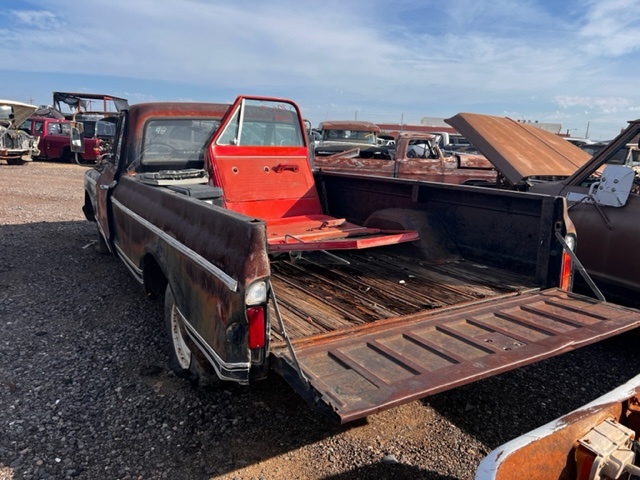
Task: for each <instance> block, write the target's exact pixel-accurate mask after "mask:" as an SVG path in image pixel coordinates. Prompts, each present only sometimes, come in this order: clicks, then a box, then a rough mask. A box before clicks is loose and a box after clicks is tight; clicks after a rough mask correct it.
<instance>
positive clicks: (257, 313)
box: [247, 307, 265, 349]
mask: <svg viewBox="0 0 640 480" xmlns="http://www.w3.org/2000/svg"><path fill="white" fill-rule="evenodd" d="M247 319H248V320H249V348H251V349H254V348H262V347H264V343H265V318H264V307H248V308H247Z"/></svg>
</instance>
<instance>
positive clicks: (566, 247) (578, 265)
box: [556, 232, 607, 302]
mask: <svg viewBox="0 0 640 480" xmlns="http://www.w3.org/2000/svg"><path fill="white" fill-rule="evenodd" d="M556 238H557V239H558V241H559V242H560V245H562V248H563V249H564V250H565V251H566V252H567V253H568V254H569V256H570V257H571V260H573V263H574V264H575V265H576V268H577V269H578V272H580V275H582V278H584V279H585V281H586V282H587V284H588V285H589V287H590V288H591V290H592V291H593V293H594V294H595V296H596V297H598V300H602V301H603V302H606V301H607V299H606V298H604V295H603V294H602V292H601V291H600V289H599V288H598V287H597V286H596V284H595V283H594V281H593V279H592V278H591V277H590V276H589V274H588V273H587V270H586V269H585V268H584V266H583V265H582V262H581V261H580V260H578V257H577V255H576V254H575V252H574V251H573V250H571V249H570V248H569V245H567V242H565V241H564V238H562V235H560V232H556Z"/></svg>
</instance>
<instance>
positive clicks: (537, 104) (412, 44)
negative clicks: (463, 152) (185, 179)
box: [0, 0, 640, 119]
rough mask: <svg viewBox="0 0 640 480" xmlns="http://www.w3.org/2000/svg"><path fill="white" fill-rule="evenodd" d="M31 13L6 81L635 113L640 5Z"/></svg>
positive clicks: (153, 4) (76, 5)
mask: <svg viewBox="0 0 640 480" xmlns="http://www.w3.org/2000/svg"><path fill="white" fill-rule="evenodd" d="M34 4H36V5H40V7H41V9H40V10H35V9H33V8H30V9H29V10H24V11H20V10H17V9H15V8H14V10H12V11H11V12H10V18H11V19H12V21H11V22H10V24H8V25H4V26H3V25H1V24H0V55H2V58H3V65H4V66H5V67H4V68H5V69H7V68H8V69H10V70H11V69H15V70H22V71H33V72H42V73H44V74H46V76H49V75H50V74H57V75H66V74H68V75H69V76H68V77H67V78H69V79H70V81H73V78H74V75H76V76H77V75H78V74H82V75H94V76H95V78H96V79H97V78H105V77H110V78H120V79H129V80H130V81H131V82H132V83H133V82H134V81H135V86H131V87H126V86H125V87H123V91H125V90H129V91H135V92H144V84H141V81H143V82H147V84H148V86H149V92H145V93H140V94H139V95H135V96H133V95H132V97H131V98H132V99H141V100H144V99H162V98H159V94H158V93H157V88H158V87H157V85H158V84H159V82H160V83H161V84H162V85H163V89H164V90H167V89H169V87H170V86H171V85H174V87H173V88H174V90H173V93H172V97H171V98H165V99H172V100H173V99H177V98H184V97H187V98H192V97H193V95H192V94H191V93H190V91H189V89H190V88H191V87H194V88H199V89H201V91H210V92H211V98H210V100H214V101H217V100H219V99H220V98H219V97H217V96H216V92H219V91H224V92H225V97H224V98H227V96H228V95H229V93H228V92H236V93H261V94H278V95H283V96H292V97H293V96H294V95H298V97H294V99H296V100H298V101H299V102H301V103H304V104H305V105H310V106H312V107H313V108H317V110H318V111H319V112H320V111H321V112H322V115H323V116H324V115H326V112H327V111H329V110H330V109H332V108H335V109H336V110H335V111H337V109H338V108H340V109H342V110H343V111H349V112H353V111H354V110H356V107H355V106H356V105H357V106H358V107H357V109H358V110H362V109H365V110H369V111H371V112H383V111H384V112H393V111H394V110H395V111H397V112H398V116H399V114H400V112H405V113H407V114H408V113H410V112H413V113H415V114H416V117H419V116H424V115H436V114H438V113H437V112H436V110H438V111H443V112H444V113H443V114H444V115H450V114H453V113H455V112H457V111H461V110H463V109H464V110H474V109H475V108H483V109H485V111H484V113H494V114H495V113H497V112H501V111H503V110H509V111H521V112H523V113H522V115H526V116H529V115H531V116H533V115H534V114H535V116H536V117H537V118H540V119H542V118H543V117H545V116H546V115H549V116H553V115H559V114H558V113H557V112H556V110H557V107H558V105H560V106H561V107H562V109H561V111H562V112H563V113H562V115H577V113H576V112H575V111H574V110H573V108H574V107H576V108H577V107H581V108H580V112H582V111H584V110H585V107H586V109H587V110H588V111H591V112H595V111H598V112H620V113H622V114H624V112H625V111H627V112H628V111H630V109H633V108H635V107H634V106H635V105H638V104H640V99H639V98H638V97H639V94H638V92H637V88H636V83H637V82H636V81H635V78H637V77H638V75H640V72H639V71H638V70H639V69H640V65H639V66H636V65H635V62H633V61H631V60H630V59H631V57H633V55H628V56H627V57H625V56H620V55H622V54H624V53H625V52H631V53H633V52H637V50H638V49H640V36H639V37H638V39H637V40H636V39H635V36H634V35H635V31H637V28H634V26H635V23H636V20H635V17H634V16H633V15H632V14H631V13H633V12H635V11H638V8H637V7H638V6H640V0H600V1H597V2H596V1H591V0H589V1H586V2H585V1H582V0H569V5H570V6H571V7H570V9H571V11H572V13H571V15H566V12H565V10H563V9H560V7H559V5H560V4H553V5H551V4H542V3H540V2H538V1H536V0H526V1H523V2H517V3H515V2H509V1H507V0H490V1H487V2H480V3H479V2H474V1H472V0H452V1H450V2H446V3H442V2H424V1H419V0H396V1H395V2H391V1H384V0H353V1H351V2H348V3H347V2H339V1H338V0H328V1H326V2H323V3H322V4H321V5H316V6H314V7H313V8H310V7H309V6H308V5H306V4H303V3H300V2H297V1H294V0H272V1H270V2H264V1H259V0H245V1H244V2H242V3H241V4H238V3H237V2H233V1H231V0H227V1H225V0H219V1H216V2H208V1H201V0H200V1H198V0H182V1H180V2H175V1H170V0H136V1H135V2H134V1H130V0H111V1H110V2H108V3H103V4H96V3H93V2H53V1H52V0H32V2H31V5H34ZM550 5H551V6H550ZM560 6H561V7H563V8H564V6H565V4H561V5H560ZM556 8H558V9H560V10H562V12H563V13H562V14H560V13H559V12H558V11H554V9H556ZM567 8H569V7H567ZM579 12H582V13H579ZM625 12H626V13H625ZM5 17H7V14H5ZM1 21H2V17H0V22H1ZM572 22H573V23H572ZM576 22H578V23H576ZM614 54H615V55H617V57H615V58H614V59H613V60H614V61H610V59H611V58H612V56H613V55H614ZM84 81H85V82H86V80H84ZM154 89H155V90H154ZM112 93H113V94H117V92H112ZM166 95H167V94H166V93H165V96H166ZM532 98H535V101H533V100H532ZM577 98H589V99H591V101H590V102H587V103H588V104H584V105H579V104H574V103H572V102H575V101H576V100H575V99H577ZM616 98H620V99H627V102H628V104H627V105H624V104H623V103H620V102H618V103H616V101H615V99H616ZM572 99H574V100H572ZM597 99H600V101H599V103H598V100H597ZM332 104H335V106H332ZM510 105H514V106H513V107H512V106H510ZM491 108H494V110H493V111H487V110H490V109H491ZM625 109H626V110H625ZM418 112H419V114H418ZM581 115H584V114H583V113H581Z"/></svg>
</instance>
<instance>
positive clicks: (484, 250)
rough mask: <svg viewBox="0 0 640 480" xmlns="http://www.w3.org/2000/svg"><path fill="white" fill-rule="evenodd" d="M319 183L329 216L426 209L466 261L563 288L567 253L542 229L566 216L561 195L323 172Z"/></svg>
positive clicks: (351, 217) (355, 218) (362, 218)
mask: <svg viewBox="0 0 640 480" xmlns="http://www.w3.org/2000/svg"><path fill="white" fill-rule="evenodd" d="M317 182H318V189H319V193H320V198H321V202H322V203H323V208H324V209H325V210H327V213H328V214H329V215H333V216H335V217H339V218H342V217H346V218H347V219H348V220H351V221H354V222H356V223H358V222H363V221H365V220H366V219H367V217H368V216H369V215H371V214H372V213H374V212H376V211H378V210H382V209H385V208H406V209H412V210H423V211H427V212H429V213H430V215H435V216H436V217H437V218H438V219H439V220H440V221H441V222H442V225H444V227H445V230H446V231H447V234H448V235H449V239H448V240H450V241H452V242H454V243H455V245H456V246H457V248H458V250H459V252H460V253H461V254H462V256H463V258H464V259H465V260H468V261H474V262H480V263H483V264H485V265H488V266H493V267H498V268H504V269H507V270H510V271H513V272H520V273H524V274H525V275H529V276H531V277H533V279H534V282H535V284H536V286H538V287H540V288H548V287H555V286H558V282H559V274H560V272H559V261H556V260H557V258H558V256H559V255H561V253H562V249H561V247H560V245H559V244H558V243H557V240H556V239H555V236H554V232H553V231H551V230H550V231H546V230H544V231H541V225H550V224H553V222H552V221H550V220H549V216H552V217H553V218H556V219H558V218H559V219H561V218H562V212H563V208H564V203H563V200H562V199H561V198H559V197H550V196H545V195H533V194H523V193H522V192H517V193H514V192H508V191H502V190H497V189H496V190H494V189H487V188H482V187H462V186H456V185H444V184H437V183H429V182H413V181H407V180H400V179H363V178H358V177H356V176H350V175H340V174H330V173H323V174H319V175H318V177H317ZM560 227H561V228H562V231H561V233H564V226H563V225H561V226H560ZM547 228H548V227H547ZM434 234H435V232H434ZM549 255H551V260H550V259H549ZM554 259H555V260H554Z"/></svg>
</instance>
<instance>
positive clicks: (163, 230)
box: [113, 177, 269, 369]
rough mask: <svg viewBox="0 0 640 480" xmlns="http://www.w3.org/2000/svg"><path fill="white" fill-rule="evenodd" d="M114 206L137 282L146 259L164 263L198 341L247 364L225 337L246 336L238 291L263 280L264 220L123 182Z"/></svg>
mask: <svg viewBox="0 0 640 480" xmlns="http://www.w3.org/2000/svg"><path fill="white" fill-rule="evenodd" d="M113 206H114V224H115V225H114V226H115V232H116V233H115V245H116V249H117V250H118V253H119V255H121V256H123V257H124V258H126V260H125V263H126V264H127V265H129V267H130V269H131V270H132V272H133V273H134V274H136V275H137V276H138V277H139V279H140V280H142V277H143V271H144V269H145V268H146V267H147V266H148V264H149V262H151V261H156V262H157V263H158V265H163V266H164V268H165V271H164V272H163V273H164V275H165V277H166V278H167V279H168V281H169V283H170V285H171V287H172V289H173V293H174V296H175V298H176V303H177V305H178V308H179V309H180V311H181V312H182V314H183V315H184V316H185V317H186V320H187V321H188V322H189V324H191V326H192V327H193V328H194V329H195V330H196V331H197V332H198V334H199V335H200V336H201V337H202V338H203V340H204V341H205V342H206V343H207V344H208V345H210V346H211V347H212V348H213V349H214V350H215V352H216V354H217V355H219V356H220V357H221V360H222V361H224V362H228V363H236V364H237V363H243V362H245V363H246V362H248V358H249V357H248V355H249V351H248V348H247V346H246V345H245V344H244V342H240V343H234V342H230V341H229V338H236V339H245V338H246V335H244V332H245V329H246V316H245V304H244V289H245V286H246V285H248V284H249V283H250V282H251V281H253V280H255V279H258V278H265V277H267V276H268V275H269V263H268V258H267V256H266V247H265V245H266V240H265V226H264V223H263V222H261V221H259V220H252V219H251V218H249V217H245V216H242V215H238V214H236V213H234V212H230V211H228V210H225V209H223V208H219V207H215V206H212V205H209V204H207V203H205V202H202V201H198V200H194V199H191V198H190V197H188V196H185V195H182V194H179V193H175V192H172V191H170V190H168V189H166V188H162V187H158V186H150V185H145V184H143V183H141V182H139V181H136V180H132V179H130V178H126V177H123V178H122V179H121V180H120V184H119V185H118V186H117V187H116V189H115V191H114V194H113ZM125 232H126V233H125ZM202 232H212V233H215V234H214V235H203V233H202ZM246 369H248V365H247V366H246Z"/></svg>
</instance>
